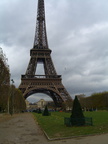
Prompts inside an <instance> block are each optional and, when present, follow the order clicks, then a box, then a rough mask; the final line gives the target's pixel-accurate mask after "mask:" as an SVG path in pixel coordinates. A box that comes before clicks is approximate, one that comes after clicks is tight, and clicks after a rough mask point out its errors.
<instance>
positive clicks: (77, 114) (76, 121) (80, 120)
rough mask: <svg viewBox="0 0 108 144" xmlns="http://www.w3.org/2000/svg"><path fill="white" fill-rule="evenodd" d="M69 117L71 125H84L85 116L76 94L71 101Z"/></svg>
mask: <svg viewBox="0 0 108 144" xmlns="http://www.w3.org/2000/svg"><path fill="white" fill-rule="evenodd" d="M70 119H71V124H72V126H82V125H85V118H84V115H83V112H82V108H81V105H80V103H79V101H78V98H77V96H75V100H74V102H73V109H72V114H71V116H70Z"/></svg>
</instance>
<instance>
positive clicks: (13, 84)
mask: <svg viewBox="0 0 108 144" xmlns="http://www.w3.org/2000/svg"><path fill="white" fill-rule="evenodd" d="M11 82H12V113H13V114H14V88H13V86H14V80H13V79H11Z"/></svg>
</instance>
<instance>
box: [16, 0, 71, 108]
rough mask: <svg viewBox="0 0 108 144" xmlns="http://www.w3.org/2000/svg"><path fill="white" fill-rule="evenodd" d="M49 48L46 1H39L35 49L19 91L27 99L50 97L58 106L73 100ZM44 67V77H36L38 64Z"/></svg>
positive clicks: (32, 51)
mask: <svg viewBox="0 0 108 144" xmlns="http://www.w3.org/2000/svg"><path fill="white" fill-rule="evenodd" d="M51 52H52V51H51V50H50V49H49V47H48V41H47V34H46V22H45V8H44V0H38V9H37V22H36V31H35V38H34V45H33V48H32V49H31V50H30V61H29V64H28V67H27V70H26V73H25V75H22V76H21V84H20V86H19V89H20V90H21V91H22V92H23V95H24V97H25V98H27V97H29V96H30V95H31V94H34V93H44V94H47V95H49V96H50V97H51V98H52V99H53V101H54V102H55V104H56V106H58V107H60V106H61V105H62V103H63V102H65V101H70V100H72V99H71V97H70V95H69V93H68V92H67V91H66V89H65V87H64V86H63V84H62V78H61V75H57V72H56V70H55V67H54V64H53V61H52V58H51ZM39 62H41V63H43V65H44V73H45V74H44V75H36V69H37V64H38V63H39Z"/></svg>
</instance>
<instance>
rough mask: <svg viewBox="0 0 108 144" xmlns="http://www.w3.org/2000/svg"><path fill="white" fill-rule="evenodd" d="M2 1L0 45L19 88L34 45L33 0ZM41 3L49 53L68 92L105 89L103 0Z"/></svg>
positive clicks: (107, 34) (106, 57) (106, 55)
mask: <svg viewBox="0 0 108 144" xmlns="http://www.w3.org/2000/svg"><path fill="white" fill-rule="evenodd" d="M3 3H4V2H3V1H0V6H1V7H2V8H1V9H0V22H1V24H0V44H1V45H0V47H2V48H3V50H4V51H5V52H6V55H7V57H8V59H9V65H10V69H11V74H12V77H13V78H14V80H15V84H16V85H17V86H18V85H19V84H20V76H21V74H24V73H25V71H26V68H27V65H28V62H29V58H30V56H29V54H30V53H29V52H30V49H31V48H32V46H33V40H34V33H35V24H36V12H37V2H36V1H35V0H31V1H26V0H23V1H21V0H10V1H8V0H5V3H4V4H3ZM45 6H46V7H45V8H46V25H47V34H48V42H49V48H50V49H51V50H52V55H51V56H52V59H53V62H54V65H55V68H56V70H57V73H58V74H60V75H62V78H63V84H64V86H65V87H66V89H67V90H68V91H69V93H70V95H71V96H74V95H75V94H80V93H84V94H87V95H89V94H91V93H93V92H100V91H105V90H107V84H108V76H107V74H108V69H107V61H108V48H107V46H108V40H107V38H108V31H107V29H108V17H107V13H108V8H107V7H108V1H107V0H103V1H101V0H98V2H97V1H94V0H90V1H85V0H76V1H74V0H58V1H55V0H45ZM36 97H37V96H36ZM33 99H34V97H33Z"/></svg>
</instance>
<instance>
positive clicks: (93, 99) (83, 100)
mask: <svg viewBox="0 0 108 144" xmlns="http://www.w3.org/2000/svg"><path fill="white" fill-rule="evenodd" d="M78 99H79V101H80V104H81V106H82V108H83V109H84V110H88V111H93V110H108V92H107V91H106V92H99V93H94V94H92V95H91V96H89V97H86V96H79V97H78Z"/></svg>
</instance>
